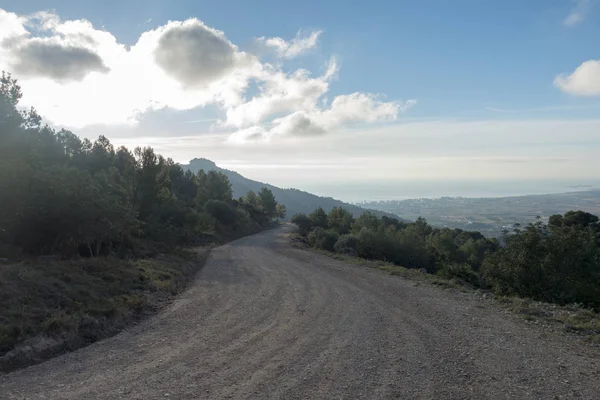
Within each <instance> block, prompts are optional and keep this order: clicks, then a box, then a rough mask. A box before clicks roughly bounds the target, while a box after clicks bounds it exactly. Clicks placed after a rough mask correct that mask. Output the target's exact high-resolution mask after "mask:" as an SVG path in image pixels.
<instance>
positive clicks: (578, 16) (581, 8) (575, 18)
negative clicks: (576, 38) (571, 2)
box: [563, 0, 592, 27]
mask: <svg viewBox="0 0 600 400" xmlns="http://www.w3.org/2000/svg"><path fill="white" fill-rule="evenodd" d="M591 8H592V1H591V0H577V1H576V3H575V6H574V7H573V9H572V10H571V12H570V13H569V15H567V17H566V18H565V19H564V20H563V24H564V25H565V26H569V27H572V26H575V25H578V24H579V23H581V22H582V21H583V20H584V19H585V17H586V16H587V14H588V13H589V11H590V9H591Z"/></svg>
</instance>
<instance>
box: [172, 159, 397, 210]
mask: <svg viewBox="0 0 600 400" xmlns="http://www.w3.org/2000/svg"><path fill="white" fill-rule="evenodd" d="M182 167H183V168H184V169H189V170H191V171H192V172H194V173H195V172H198V171H200V170H201V169H203V170H204V171H211V170H215V171H220V172H222V173H224V174H225V175H227V177H228V178H229V181H230V182H231V187H232V189H233V197H234V198H238V197H241V196H245V195H246V193H248V191H250V190H252V191H254V192H258V191H259V190H260V188H261V187H263V186H265V187H267V188H269V189H271V191H272V192H273V194H274V195H275V199H276V200H277V202H278V203H282V204H285V206H286V208H287V215H288V218H289V217H292V216H293V215H294V214H297V213H306V214H308V213H310V212H313V211H314V210H315V208H317V207H322V208H323V209H324V210H325V211H326V212H329V210H331V209H332V208H333V207H344V208H345V209H347V210H348V211H350V212H351V213H352V214H354V216H355V217H356V216H358V215H360V214H362V213H363V212H365V211H367V209H365V208H362V207H358V206H355V205H353V204H349V203H344V202H343V201H340V200H336V199H333V198H331V197H321V196H317V195H314V194H311V193H308V192H303V191H301V190H298V189H282V188H279V187H277V186H273V185H269V184H268V183H262V182H258V181H254V180H252V179H248V178H246V177H244V176H242V175H240V174H239V173H237V172H235V171H230V170H228V169H224V168H220V167H218V166H217V165H216V164H215V163H214V162H212V161H210V160H207V159H205V158H194V159H193V160H191V161H190V163H189V164H187V165H182ZM368 211H371V212H373V213H374V214H376V215H378V216H382V215H387V216H394V215H392V214H389V213H386V212H383V211H377V210H368ZM394 217H395V218H398V217H397V216H394Z"/></svg>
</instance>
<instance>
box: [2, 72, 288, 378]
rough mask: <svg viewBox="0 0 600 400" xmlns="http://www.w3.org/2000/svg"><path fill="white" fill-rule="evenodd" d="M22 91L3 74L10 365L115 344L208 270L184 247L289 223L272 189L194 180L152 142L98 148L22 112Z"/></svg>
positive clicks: (5, 320)
mask: <svg viewBox="0 0 600 400" xmlns="http://www.w3.org/2000/svg"><path fill="white" fill-rule="evenodd" d="M21 95H22V94H21V89H20V87H19V85H18V84H17V82H16V80H14V79H12V78H11V77H10V75H8V74H5V73H3V74H2V77H1V78H0V143H1V146H0V205H1V207H0V365H2V366H3V367H6V368H12V367H14V366H18V365H22V364H24V363H28V362H31V361H32V360H33V358H35V357H38V356H39V357H41V356H44V355H45V354H47V353H55V352H60V351H64V350H65V349H70V348H75V347H78V346H80V345H83V344H86V343H89V342H91V341H94V340H97V339H98V338H101V337H105V336H106V335H108V334H110V333H112V332H114V331H116V330H117V329H118V328H120V327H121V326H123V325H124V324H125V323H126V322H127V321H130V320H132V319H136V318H137V317H138V316H139V315H142V314H144V313H146V312H147V311H149V310H152V309H153V308H154V306H155V305H156V304H157V301H160V300H161V299H164V298H167V297H168V296H169V295H172V294H173V293H176V292H178V291H180V290H181V288H182V287H183V284H184V283H185V281H186V280H187V279H188V278H189V277H190V276H191V275H192V274H193V273H194V272H195V271H197V269H198V268H199V266H200V265H201V261H198V260H196V258H195V256H190V255H189V254H187V255H183V254H179V255H177V256H175V255H173V253H174V252H175V251H177V250H178V249H181V248H183V247H184V246H192V245H199V244H207V243H212V242H222V241H225V240H230V239H233V238H236V237H239V236H242V235H245V234H250V233H254V232H257V231H259V230H260V229H263V228H265V227H268V226H270V225H271V224H272V221H273V219H274V218H282V217H284V216H285V212H286V210H285V207H284V206H283V205H281V204H278V203H277V201H276V200H275V197H274V196H273V193H272V192H271V191H270V190H269V189H268V188H260V190H258V192H257V193H256V192H253V191H250V192H248V193H246V194H245V195H244V196H242V197H240V198H238V199H234V198H233V193H232V189H231V183H230V182H229V180H228V179H227V177H226V176H225V175H224V174H222V173H220V172H217V171H206V172H205V171H203V170H200V171H198V172H197V173H192V172H191V171H184V169H183V168H182V167H181V166H180V165H178V164H176V163H174V162H173V161H172V160H171V159H167V158H164V157H162V156H160V155H157V154H155V153H154V151H153V149H152V148H149V147H146V148H136V149H134V150H133V151H130V150H128V149H127V148H125V147H120V148H118V149H115V148H114V147H113V145H112V144H111V143H110V141H109V140H108V139H107V138H105V137H103V136H100V137H99V138H98V140H96V141H94V142H91V141H90V140H88V139H84V140H81V139H80V138H79V137H77V136H76V135H75V134H73V133H72V132H70V131H67V130H60V131H56V130H54V129H52V128H50V127H49V126H47V125H44V124H43V123H42V120H41V118H40V116H39V115H38V114H37V113H36V112H35V110H34V109H31V110H28V111H21V110H20V109H19V108H18V103H19V99H20V98H21ZM165 254H167V255H166V256H165ZM19 345H22V346H21V347H19V349H16V347H18V346H19ZM15 351H16V352H15ZM29 353H31V356H28V355H26V354H29Z"/></svg>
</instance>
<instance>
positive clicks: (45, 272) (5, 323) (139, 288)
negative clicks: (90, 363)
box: [0, 247, 209, 371]
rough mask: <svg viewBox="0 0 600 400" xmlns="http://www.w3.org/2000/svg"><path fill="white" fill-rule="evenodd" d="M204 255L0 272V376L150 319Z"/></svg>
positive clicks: (33, 264) (26, 266) (29, 264)
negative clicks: (3, 372) (149, 315)
mask: <svg viewBox="0 0 600 400" xmlns="http://www.w3.org/2000/svg"><path fill="white" fill-rule="evenodd" d="M208 252H209V247H206V248H198V249H196V250H195V251H193V252H192V251H182V252H178V253H176V254H168V255H158V256H157V257H154V258H149V259H140V260H135V261H124V260H120V259H117V258H111V257H108V258H92V259H77V260H65V261H52V262H48V263H45V262H38V261H33V260H29V261H23V262H20V263H15V264H9V265H0V370H4V371H8V370H12V369H15V368H19V367H22V366H26V365H30V364H33V363H35V362H37V361H40V360H43V359H46V358H48V357H51V356H53V355H56V354H59V353H62V352H65V351H69V350H73V349H76V348H79V347H82V346H85V345H87V344H89V343H93V342H95V341H97V340H100V339H102V338H105V337H108V336H110V335H113V334H115V333H116V332H118V331H120V330H121V329H123V327H125V326H127V325H128V324H131V323H132V322H135V321H137V320H139V319H140V318H142V317H143V316H145V315H148V314H151V313H153V312H155V311H156V310H157V309H159V308H160V307H161V306H163V305H164V304H165V303H166V302H168V301H169V300H170V299H171V298H172V297H173V296H174V295H176V294H177V293H179V292H181V291H182V290H183V289H184V288H185V287H186V285H187V283H188V282H190V280H191V279H190V278H191V277H192V276H193V275H194V274H195V273H196V272H197V271H198V270H199V269H200V267H201V266H202V265H203V263H204V261H205V259H206V256H207V254H208Z"/></svg>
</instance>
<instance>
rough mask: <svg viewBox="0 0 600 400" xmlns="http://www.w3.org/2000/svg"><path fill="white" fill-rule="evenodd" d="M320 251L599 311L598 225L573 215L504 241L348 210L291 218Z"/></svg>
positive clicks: (593, 218) (516, 232) (521, 231)
mask: <svg viewBox="0 0 600 400" xmlns="http://www.w3.org/2000/svg"><path fill="white" fill-rule="evenodd" d="M292 222H293V223H295V224H296V225H297V226H298V228H299V232H300V234H301V235H303V236H305V237H306V240H307V242H308V243H309V244H310V245H311V246H313V247H315V248H318V249H322V250H327V251H336V252H338V253H341V254H348V255H354V256H358V257H361V258H364V259H369V260H383V261H386V262H390V263H392V264H394V265H398V266H402V267H405V268H418V269H424V270H425V271H427V272H429V273H432V274H436V275H438V276H440V277H442V278H446V279H453V280H458V281H461V282H463V283H467V284H469V285H471V286H474V287H481V288H489V289H491V290H493V291H494V292H496V293H498V294H500V295H505V296H515V295H516V296H520V297H525V298H532V299H535V300H539V301H544V302H551V303H556V304H560V305H566V304H573V303H577V304H581V305H582V306H584V307H591V308H596V309H597V310H600V223H599V219H598V217H597V216H595V215H592V214H589V213H586V212H582V211H576V212H575V211H571V212H567V213H566V214H565V215H564V216H561V215H554V216H552V217H550V219H549V223H548V224H545V223H543V222H542V221H537V222H534V223H531V224H529V225H527V226H526V227H524V228H522V227H520V226H518V225H517V226H515V227H514V229H513V231H512V232H505V235H504V237H503V240H502V245H501V242H500V241H498V240H496V239H488V238H485V237H484V236H483V235H482V234H481V233H478V232H467V231H463V230H460V229H449V228H441V229H440V228H433V227H431V226H430V225H429V224H428V223H427V222H426V221H425V220H424V219H422V218H419V219H417V221H416V222H412V223H404V222H401V221H398V220H396V219H393V218H388V217H382V218H378V217H376V216H374V215H373V214H371V213H364V214H362V215H361V216H360V217H358V218H356V219H354V218H353V217H352V215H350V214H349V213H348V212H347V211H345V210H344V209H340V208H337V209H334V210H332V211H331V212H330V213H329V214H327V213H325V211H324V210H322V209H317V210H315V211H314V212H312V213H311V214H309V215H305V214H297V215H295V216H294V217H293V218H292Z"/></svg>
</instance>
